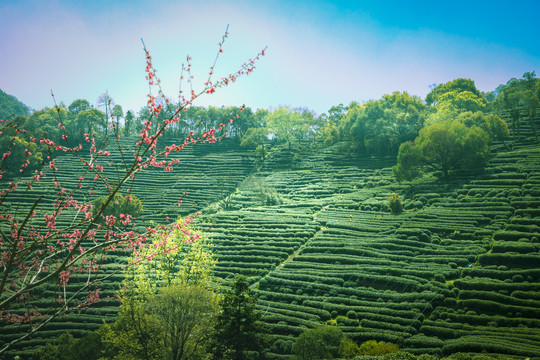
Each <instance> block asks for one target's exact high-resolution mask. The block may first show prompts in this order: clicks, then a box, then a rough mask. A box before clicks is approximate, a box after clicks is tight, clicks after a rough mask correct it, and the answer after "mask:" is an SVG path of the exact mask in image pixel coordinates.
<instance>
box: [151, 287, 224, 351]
mask: <svg viewBox="0 0 540 360" xmlns="http://www.w3.org/2000/svg"><path fill="white" fill-rule="evenodd" d="M147 306H148V312H149V314H150V315H151V316H153V317H154V318H155V320H156V321H157V322H158V324H159V325H160V332H159V336H160V338H161V340H162V342H163V347H164V348H165V349H167V358H168V359H171V360H184V359H203V358H204V357H205V355H206V352H205V348H204V344H205V341H206V340H207V339H208V334H210V333H211V331H212V329H213V326H214V324H215V318H216V315H217V309H218V306H217V296H216V295H215V294H214V292H213V291H211V290H210V289H208V288H206V287H204V286H201V285H171V286H167V287H165V288H163V289H161V290H160V292H159V294H158V295H157V296H155V297H153V298H152V299H151V300H150V301H149V302H148V303H147ZM156 335H157V334H155V335H154V336H156Z"/></svg>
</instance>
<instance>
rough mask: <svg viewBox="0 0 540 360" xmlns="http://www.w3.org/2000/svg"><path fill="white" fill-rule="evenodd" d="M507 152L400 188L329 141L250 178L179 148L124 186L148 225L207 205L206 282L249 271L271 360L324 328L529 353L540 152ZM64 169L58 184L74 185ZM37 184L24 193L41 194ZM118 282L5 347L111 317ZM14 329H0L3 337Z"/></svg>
mask: <svg viewBox="0 0 540 360" xmlns="http://www.w3.org/2000/svg"><path fill="white" fill-rule="evenodd" d="M512 145H513V149H512V150H506V149H504V147H503V146H501V145H500V144H496V145H494V146H493V148H492V156H491V158H490V161H489V164H488V166H487V169H486V172H485V173H484V174H483V175H481V176H476V177H463V178H456V177H454V178H453V179H452V180H451V181H446V182H439V181H436V180H434V179H429V178H428V179H424V180H423V181H418V182H415V183H412V184H398V183H396V182H395V180H394V179H393V178H392V174H391V166H392V165H393V164H394V161H395V160H394V159H392V158H383V159H380V158H369V159H352V158H350V157H349V156H345V155H343V153H342V151H341V150H340V148H339V146H335V147H331V148H326V149H315V150H306V151H305V152H300V153H294V152H289V151H288V149H281V150H280V149H275V150H274V151H273V154H272V155H271V156H269V158H268V159H267V161H266V162H265V163H264V164H263V166H262V167H261V170H260V171H258V172H255V171H254V170H255V167H254V166H255V156H254V152H253V151H250V150H246V149H241V148H238V147H236V146H234V145H232V144H230V143H224V144H219V145H216V144H214V145H211V146H206V145H201V146H196V147H195V148H191V149H190V148H187V149H186V150H185V151H182V152H181V154H180V156H181V159H182V160H181V163H180V167H179V168H178V171H177V172H175V173H173V176H172V177H171V176H170V174H166V173H164V172H163V171H162V170H151V171H148V172H146V173H142V174H141V176H139V177H138V178H137V180H136V182H135V183H134V184H133V190H132V191H133V193H134V194H136V195H137V196H139V197H140V198H141V199H144V209H145V212H144V215H143V216H144V217H145V219H146V220H147V221H154V222H159V221H162V220H163V219H164V218H165V216H167V215H168V216H171V217H174V216H177V215H186V214H189V213H191V212H193V211H198V210H200V209H201V208H203V207H204V208H203V209H202V216H200V217H199V218H198V220H197V221H198V222H199V225H201V228H203V229H209V230H208V232H209V235H210V237H211V238H212V239H213V243H214V246H215V253H216V257H217V258H218V264H217V267H216V272H215V273H216V276H217V277H218V279H221V280H225V279H228V278H232V277H233V276H234V274H237V273H241V274H245V275H247V276H249V277H250V281H251V284H252V287H253V288H254V289H255V291H256V293H257V295H258V297H259V303H258V307H259V309H260V310H261V311H262V313H263V319H264V321H265V322H266V323H267V324H268V326H269V327H270V329H271V336H272V338H273V345H272V346H271V348H270V356H271V357H273V358H285V357H287V355H288V354H290V352H291V347H292V344H293V342H294V339H295V337H296V336H298V335H299V334H300V333H301V332H302V331H304V330H306V329H308V328H312V327H316V326H320V325H322V324H325V323H329V324H334V325H337V326H339V327H340V329H342V330H343V331H344V332H345V333H347V334H348V335H349V336H350V337H351V338H353V339H354V340H355V341H357V342H358V343H361V342H363V341H366V340H370V339H376V340H383V341H388V342H393V343H396V344H398V345H399V346H400V348H401V349H403V350H406V351H409V352H412V353H416V354H420V353H430V354H435V355H447V354H450V353H454V352H458V351H461V352H475V353H478V352H484V353H493V354H511V355H515V356H517V357H538V356H540V340H539V339H540V321H539V320H538V319H539V318H540V316H539V315H540V297H539V295H538V294H539V293H540V253H539V250H540V243H539V241H538V239H539V238H540V213H539V211H540V210H539V206H538V205H539V204H540V172H539V167H540V165H539V164H540V149H539V148H538V145H537V144H536V143H534V142H532V141H531V139H521V140H520V141H516V142H514V143H513V144H512ZM62 161H63V160H62V159H59V160H58V164H59V166H58V167H59V168H61V170H63V171H64V173H62V174H60V177H61V178H62V179H63V181H64V182H65V183H66V184H67V185H69V184H70V183H71V184H75V183H76V180H77V177H76V176H75V175H76V174H74V173H72V171H71V170H70V169H71V168H70V166H71V165H69V164H70V163H69V162H66V163H65V164H62ZM61 165H64V166H61ZM47 181H48V182H49V183H48V186H43V187H42V188H41V189H35V190H34V191H35V192H36V195H39V194H41V193H46V192H47V191H50V190H51V189H52V188H53V184H52V179H51V178H49V179H48V180H45V183H44V184H45V185H47ZM183 192H187V195H186V196H185V197H184V203H183V204H182V206H181V207H177V206H176V202H177V201H178V197H179V196H180V195H181V194H182V193H183ZM393 193H397V194H399V195H400V196H401V197H402V199H403V201H404V204H405V211H404V212H403V213H401V214H399V215H393V214H391V213H390V212H389V210H388V206H387V200H388V197H389V196H390V195H392V194H393ZM31 205H32V202H28V203H26V204H23V205H22V206H21V208H20V212H21V213H24V209H25V208H26V209H28V208H29V207H30V206H31ZM3 210H6V209H3ZM64 221H69V218H68V217H66V218H65V219H64ZM212 225H213V226H212ZM123 261H125V254H118V255H117V256H111V257H110V260H109V262H108V264H107V266H105V268H104V271H112V270H113V269H115V268H116V267H117V266H118V264H119V263H122V262H123ZM121 280H122V277H121V276H116V277H114V278H112V279H111V282H110V283H107V284H104V290H103V292H102V294H103V298H104V300H103V301H101V302H99V303H97V304H96V306H95V307H94V308H91V309H89V310H88V311H87V312H86V313H85V314H72V315H67V316H66V317H63V318H59V319H57V320H56V321H55V322H53V323H52V324H51V325H50V326H49V327H48V329H47V330H45V331H43V332H41V333H40V334H39V335H38V336H36V337H34V338H32V339H29V340H27V341H25V342H23V343H21V344H20V346H19V347H18V348H16V349H15V351H20V350H21V349H25V350H26V351H27V352H29V351H31V349H32V348H33V347H35V346H39V345H42V344H44V343H46V342H47V341H48V340H50V339H51V338H52V337H55V336H58V335H59V334H61V333H63V332H64V331H70V332H72V333H73V334H74V335H84V334H86V333H88V332H89V331H92V330H94V329H96V328H97V327H99V326H100V325H101V323H102V320H103V319H105V320H107V321H112V320H113V319H114V316H115V314H116V311H117V309H118V304H117V302H115V301H107V300H106V296H111V297H112V296H113V295H114V292H115V291H116V289H117V288H118V284H119V282H120V281H121ZM74 281H77V279H76V278H75V277H74ZM81 281H82V280H81ZM53 290H54V289H50V291H53ZM68 290H69V289H68ZM26 306H27V304H21V311H23V310H24V308H25V307H26ZM38 306H45V305H44V304H38ZM23 330H24V326H23V327H22V328H17V327H15V326H5V327H3V328H2V329H1V330H0V337H1V339H2V341H7V340H9V339H12V338H13V337H14V336H16V335H17V334H18V333H20V332H21V331H23Z"/></svg>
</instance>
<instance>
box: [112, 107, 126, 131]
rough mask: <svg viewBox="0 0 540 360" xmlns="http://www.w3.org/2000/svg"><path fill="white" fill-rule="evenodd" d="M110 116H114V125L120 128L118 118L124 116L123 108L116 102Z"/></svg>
mask: <svg viewBox="0 0 540 360" xmlns="http://www.w3.org/2000/svg"><path fill="white" fill-rule="evenodd" d="M111 116H114V118H115V119H116V127H117V128H120V119H121V118H122V117H123V116H124V110H123V109H122V106H120V105H118V104H116V105H114V107H113V108H112V110H111Z"/></svg>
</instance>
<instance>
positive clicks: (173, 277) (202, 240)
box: [122, 218, 216, 299]
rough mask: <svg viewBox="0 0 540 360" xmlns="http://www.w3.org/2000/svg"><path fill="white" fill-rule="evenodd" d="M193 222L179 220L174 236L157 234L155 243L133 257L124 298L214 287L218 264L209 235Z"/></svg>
mask: <svg viewBox="0 0 540 360" xmlns="http://www.w3.org/2000/svg"><path fill="white" fill-rule="evenodd" d="M190 221H191V219H186V220H184V219H182V218H179V219H178V220H177V224H179V225H180V226H178V227H177V228H176V229H175V230H174V232H173V233H172V234H169V233H162V232H159V231H158V232H157V233H156V234H154V236H153V238H152V243H151V244H149V245H148V246H145V247H144V248H143V249H141V250H140V252H138V253H135V254H134V255H132V256H131V258H130V263H135V264H137V266H130V267H128V268H127V270H126V273H125V274H126V277H125V280H124V284H125V287H124V288H123V290H122V297H124V296H128V297H131V296H135V297H136V298H142V299H144V298H146V297H147V296H153V295H155V294H157V293H158V292H159V289H160V287H163V286H170V285H202V286H207V287H210V285H211V283H212V281H213V280H212V276H211V275H212V271H213V269H214V266H215V264H216V260H215V259H214V257H213V253H212V251H211V249H210V246H211V243H210V241H209V240H208V237H207V235H206V234H205V233H203V232H201V231H198V230H197V229H195V228H194V227H193V226H192V225H191V224H190Z"/></svg>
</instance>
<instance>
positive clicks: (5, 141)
mask: <svg viewBox="0 0 540 360" xmlns="http://www.w3.org/2000/svg"><path fill="white" fill-rule="evenodd" d="M24 121H25V118H24V117H21V116H18V117H16V118H15V119H14V120H13V121H12V124H21V123H23V122H24ZM1 132H2V136H1V137H0V156H3V155H4V154H9V156H7V157H6V158H0V175H3V174H5V175H3V176H5V177H7V178H13V177H15V176H19V175H21V174H22V172H23V170H24V175H31V174H32V173H33V172H34V170H37V169H39V168H40V167H41V162H42V161H43V151H44V150H43V147H41V146H38V145H37V144H36V143H35V142H31V141H28V139H27V136H25V135H24V134H23V133H17V132H16V130H15V128H14V127H11V125H9V126H7V127H6V128H4V129H2V131H1ZM23 166H24V167H23Z"/></svg>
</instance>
